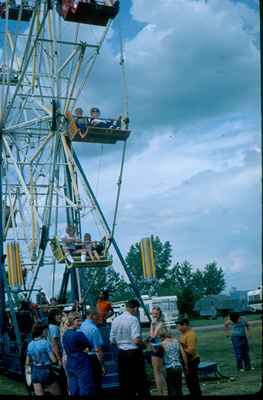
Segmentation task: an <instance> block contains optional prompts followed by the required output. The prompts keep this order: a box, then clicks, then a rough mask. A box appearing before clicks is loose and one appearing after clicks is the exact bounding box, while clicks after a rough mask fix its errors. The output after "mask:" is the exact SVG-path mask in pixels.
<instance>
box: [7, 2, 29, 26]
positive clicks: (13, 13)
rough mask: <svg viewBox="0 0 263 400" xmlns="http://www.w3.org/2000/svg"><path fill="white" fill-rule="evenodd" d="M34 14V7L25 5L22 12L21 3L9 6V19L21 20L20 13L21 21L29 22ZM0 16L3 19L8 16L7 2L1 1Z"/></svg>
mask: <svg viewBox="0 0 263 400" xmlns="http://www.w3.org/2000/svg"><path fill="white" fill-rule="evenodd" d="M32 14H33V7H29V6H24V7H23V10H22V12H21V14H20V5H17V6H15V7H10V6H9V11H8V19H13V20H19V15H20V16H21V17H20V18H21V19H20V21H26V22H28V21H30V19H31V17H32ZM0 17H1V18H2V19H4V18H5V17H6V4H5V3H0Z"/></svg>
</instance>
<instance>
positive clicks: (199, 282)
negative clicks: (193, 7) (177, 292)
mask: <svg viewBox="0 0 263 400" xmlns="http://www.w3.org/2000/svg"><path fill="white" fill-rule="evenodd" d="M192 286H193V289H194V291H195V294H196V297H197V298H201V297H202V296H203V295H204V294H205V284H204V275H203V272H202V271H200V269H198V268H197V270H196V271H195V272H194V273H193V277H192Z"/></svg>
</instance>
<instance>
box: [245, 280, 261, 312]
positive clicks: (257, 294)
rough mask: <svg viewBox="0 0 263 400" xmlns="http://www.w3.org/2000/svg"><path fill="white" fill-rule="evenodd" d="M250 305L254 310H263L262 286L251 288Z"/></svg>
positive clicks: (248, 294) (249, 292) (248, 295)
mask: <svg viewBox="0 0 263 400" xmlns="http://www.w3.org/2000/svg"><path fill="white" fill-rule="evenodd" d="M247 297H248V305H249V307H250V310H251V311H253V312H260V311H262V287H261V286H260V287H259V288H258V289H255V290H249V291H248V293H247Z"/></svg>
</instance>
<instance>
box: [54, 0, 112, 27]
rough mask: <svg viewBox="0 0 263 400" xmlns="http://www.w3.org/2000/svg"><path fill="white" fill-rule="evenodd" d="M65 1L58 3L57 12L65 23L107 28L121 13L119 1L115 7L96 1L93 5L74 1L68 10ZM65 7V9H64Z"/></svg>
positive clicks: (60, 0)
mask: <svg viewBox="0 0 263 400" xmlns="http://www.w3.org/2000/svg"><path fill="white" fill-rule="evenodd" d="M64 3H65V0H59V1H58V2H57V11H58V13H59V15H60V16H62V17H63V19H64V20H65V21H70V22H77V23H82V24H89V25H98V26H106V25H107V23H108V21H109V19H113V18H115V17H116V15H117V14H118V12H119V1H116V2H115V4H114V5H113V6H106V5H105V4H104V1H100V0H96V1H92V2H91V3H84V2H83V1H79V2H78V3H77V4H76V3H75V4H74V2H73V1H72V6H69V7H68V8H67V9H66V5H65V4H64ZM63 6H64V7H63Z"/></svg>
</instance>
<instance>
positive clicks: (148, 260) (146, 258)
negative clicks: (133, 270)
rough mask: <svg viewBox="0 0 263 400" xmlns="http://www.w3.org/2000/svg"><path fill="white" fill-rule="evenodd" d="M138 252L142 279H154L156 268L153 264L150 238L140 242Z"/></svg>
mask: <svg viewBox="0 0 263 400" xmlns="http://www.w3.org/2000/svg"><path fill="white" fill-rule="evenodd" d="M140 250H141V257H142V267H143V276H144V278H155V277H156V266H155V262H154V256H153V247H152V241H151V238H144V239H142V240H141V242H140Z"/></svg>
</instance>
